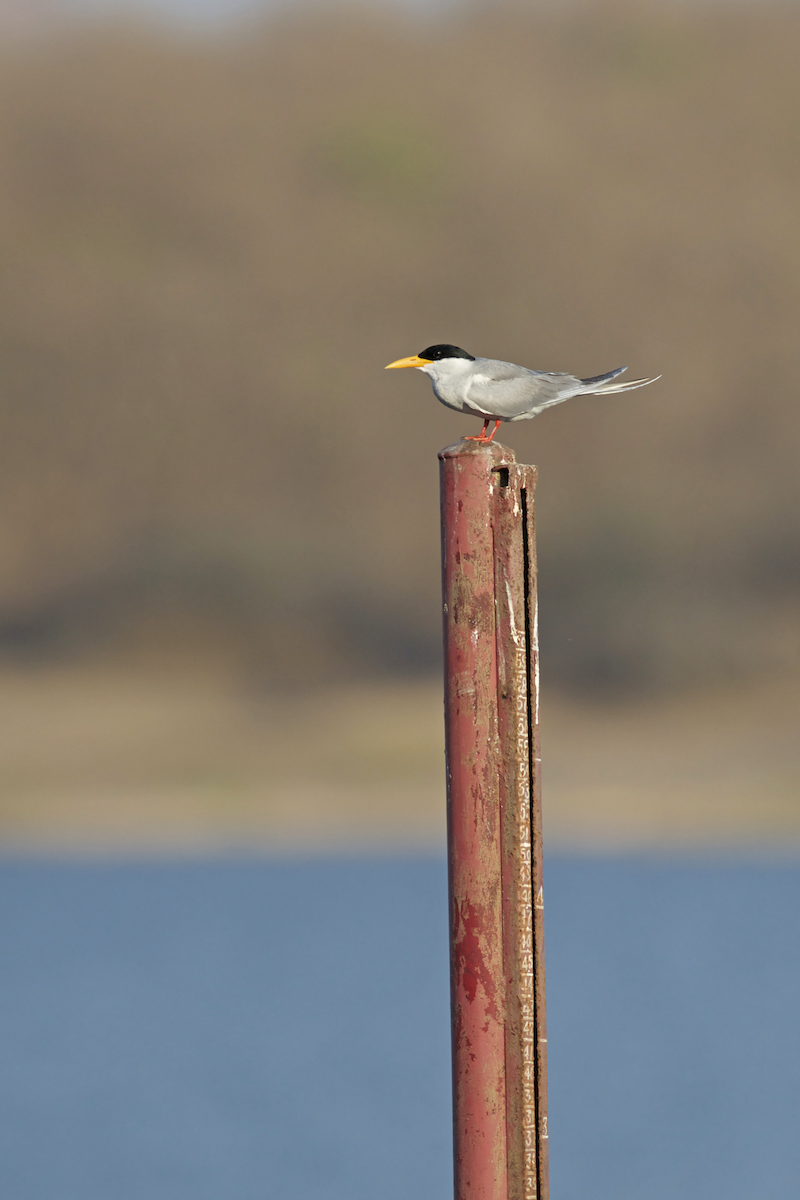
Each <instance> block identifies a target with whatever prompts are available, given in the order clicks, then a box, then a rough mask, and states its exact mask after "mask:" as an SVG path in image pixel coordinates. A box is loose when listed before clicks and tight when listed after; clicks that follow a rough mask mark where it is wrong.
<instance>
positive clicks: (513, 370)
mask: <svg viewBox="0 0 800 1200" xmlns="http://www.w3.org/2000/svg"><path fill="white" fill-rule="evenodd" d="M582 390H583V385H582V384H581V381H580V380H579V379H576V378H575V376H574V375H567V374H565V373H563V372H560V371H530V370H528V368H527V367H518V366H516V364H515V363H508V362H501V361H500V360H499V359H495V358H477V359H476V360H475V367H474V374H473V378H472V380H471V382H470V385H469V389H468V391H467V401H468V403H469V404H470V406H471V407H472V408H474V409H475V410H476V411H478V412H480V413H482V414H485V415H486V416H493V417H499V418H500V419H501V420H504V421H514V420H520V419H523V418H524V417H533V416H536V414H537V413H540V412H542V410H543V409H545V408H550V406H551V405H552V404H560V403H561V401H562V400H568V399H569V398H570V396H575V395H577V394H578V393H579V392H581V391H582Z"/></svg>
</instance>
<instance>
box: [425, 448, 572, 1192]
mask: <svg viewBox="0 0 800 1200" xmlns="http://www.w3.org/2000/svg"><path fill="white" fill-rule="evenodd" d="M439 458H440V460H441V489H442V491H441V496H442V579H443V593H444V596H443V599H444V646H445V722H446V746H447V814H448V862H449V879H450V884H449V887H450V891H449V898H450V982H451V1008H452V1029H453V1129H454V1152H455V1200H548V1196H549V1188H548V1156H547V1145H548V1141H547V1137H548V1134H547V1033H546V1025H545V989H544V928H543V916H544V907H543V899H542V896H543V892H542V828H541V798H540V788H539V777H540V770H539V764H540V759H539V703H538V689H539V681H538V645H537V635H536V630H537V614H536V542H535V531H534V507H533V498H534V488H535V486H536V468H535V467H526V466H521V465H518V464H517V463H516V462H515V459H514V454H513V452H512V451H511V450H509V449H508V448H507V447H505V446H501V445H498V444H496V443H493V442H489V443H485V442H484V443H481V442H476V441H461V442H458V443H457V444H456V445H454V446H449V447H447V449H445V450H442V451H441V453H440V454H439Z"/></svg>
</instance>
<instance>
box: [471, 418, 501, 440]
mask: <svg viewBox="0 0 800 1200" xmlns="http://www.w3.org/2000/svg"><path fill="white" fill-rule="evenodd" d="M491 423H492V422H491V420H489V421H484V422H483V429H482V430H481V431H480V433H473V434H470V435H469V436H467V435H466V434H465V435H464V437H463V438H462V439H461V440H462V441H464V442H490V441H491V440H492V438H493V437H494V435H495V434H496V433H497V431H498V429H499V428H500V422H499V421H495V423H494V429H493V430H492V432H491V433H490V434H489V436H488V437H487V436H486V430H487V429H488V428H489V426H490V425H491Z"/></svg>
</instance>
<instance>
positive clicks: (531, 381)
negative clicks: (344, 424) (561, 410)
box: [386, 345, 661, 442]
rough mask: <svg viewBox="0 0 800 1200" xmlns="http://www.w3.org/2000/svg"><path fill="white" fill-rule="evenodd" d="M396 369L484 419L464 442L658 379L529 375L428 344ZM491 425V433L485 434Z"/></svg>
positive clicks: (614, 375) (391, 365)
mask: <svg viewBox="0 0 800 1200" xmlns="http://www.w3.org/2000/svg"><path fill="white" fill-rule="evenodd" d="M397 367H417V368H418V369H419V370H420V371H424V372H425V374H426V375H428V376H429V377H430V381H431V383H432V384H433V391H434V394H435V396H436V399H437V400H440V401H441V402H442V404H445V405H446V406H447V407H448V408H454V409H455V410H456V412H463V413H469V414H470V416H474V417H483V429H482V430H481V432H480V433H479V434H477V435H476V436H474V437H471V438H469V439H468V440H469V441H475V442H490V441H491V440H492V438H493V437H494V435H495V434H496V433H497V430H498V428H499V426H500V422H501V421H529V420H530V419H531V417H538V415H539V413H540V412H543V411H544V409H546V408H550V407H551V406H552V405H553V404H561V402H562V400H569V399H570V398H571V397H572V396H607V395H609V393H611V392H630V391H632V390H633V388H638V387H644V385H645V384H646V383H655V381H656V379H660V378H661V376H660V375H656V376H655V377H654V378H653V379H630V380H628V382H627V383H614V382H613V381H614V380H615V379H616V378H617V376H618V375H621V374H622V372H623V371H626V370H627V367H617V369H616V371H609V372H608V373H607V374H606V375H595V376H594V377H593V378H592V379H576V377H575V376H574V375H567V374H566V373H565V372H564V371H531V370H529V369H528V368H527V367H518V366H516V365H515V364H514V363H510V362H501V361H500V360H499V359H496V358H474V357H473V356H472V355H471V354H467V352H466V350H460V349H459V347H458V346H447V345H439V346H428V348H427V350H423V351H422V353H421V354H412V355H411V357H410V358H398V359H397V361H396V362H392V363H389V365H388V366H387V367H386V370H387V371H391V370H394V369H395V368H397ZM492 421H494V429H493V430H492V432H491V433H490V434H489V436H488V437H487V436H486V430H487V429H488V428H489V426H490V425H491V423H492Z"/></svg>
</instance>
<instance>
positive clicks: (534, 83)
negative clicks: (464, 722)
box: [0, 0, 800, 810]
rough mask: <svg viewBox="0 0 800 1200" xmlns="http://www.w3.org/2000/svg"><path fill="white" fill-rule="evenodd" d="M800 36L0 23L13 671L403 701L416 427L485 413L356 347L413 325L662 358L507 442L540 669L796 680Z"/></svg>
mask: <svg viewBox="0 0 800 1200" xmlns="http://www.w3.org/2000/svg"><path fill="white" fill-rule="evenodd" d="M798 49H800V12H799V11H798V9H797V7H796V6H788V5H778V4H760V5H757V6H755V5H754V6H738V5H736V6H723V5H714V6H708V7H706V6H693V7H692V8H688V7H680V6H679V7H674V8H673V7H668V6H666V5H654V4H648V3H645V2H644V0H641V2H640V3H631V4H624V3H619V4H603V5H600V4H576V5H564V6H562V7H558V8H554V7H544V8H541V9H534V8H528V7H518V6H509V7H503V6H498V5H492V6H491V7H489V8H469V9H463V10H461V9H458V10H453V11H451V12H449V13H448V14H447V15H443V16H440V17H438V18H430V19H427V20H423V19H422V18H421V17H419V16H417V17H412V16H411V15H405V16H404V15H403V13H402V12H400V11H386V10H377V9H374V10H373V9H370V8H363V9H358V10H353V9H341V10H339V9H336V8H333V9H332V8H330V7H327V8H325V9H324V10H319V11H316V12H314V11H303V12H302V13H301V12H299V11H298V12H294V13H292V12H291V11H290V12H284V13H282V14H275V15H273V16H272V17H270V19H269V20H264V21H263V22H260V23H255V24H253V25H251V26H250V27H248V28H247V29H246V30H242V31H240V32H239V33H230V34H228V35H227V36H222V35H220V36H217V37H216V38H213V39H212V38H204V39H203V38H199V37H191V36H189V35H188V34H186V35H179V34H178V33H176V32H175V31H172V32H169V33H168V32H166V31H165V30H164V29H158V28H156V27H153V28H147V27H145V26H143V25H141V24H138V25H132V24H127V25H121V24H119V23H117V24H109V23H106V24H104V25H100V24H98V23H94V24H89V25H86V24H84V25H82V26H81V27H80V28H76V29H74V30H72V31H69V30H66V31H65V30H64V29H62V30H61V31H60V32H59V34H58V36H55V35H48V34H47V33H46V32H42V33H41V34H40V36H37V37H31V38H28V39H27V40H24V41H19V40H17V41H13V42H12V41H11V40H8V44H7V45H6V46H5V48H4V50H3V64H2V74H1V75H0V162H1V163H2V169H1V170H0V254H1V256H2V259H1V261H2V270H1V271H0V306H1V307H2V320H0V380H2V400H1V401H0V463H1V465H0V568H1V569H0V660H1V661H2V662H3V663H5V668H4V669H5V670H6V673H7V675H8V678H13V679H14V680H21V679H29V678H30V677H31V675H30V673H31V672H34V673H35V672H39V677H42V674H41V673H42V672H43V671H44V672H47V671H57V672H58V671H60V672H61V676H60V677H63V672H64V671H65V670H67V669H70V670H76V671H79V672H84V675H83V676H82V677H83V678H85V677H86V672H87V671H89V672H91V671H92V670H95V669H96V668H98V669H99V668H102V670H103V671H105V672H112V673H113V672H114V671H117V672H125V671H128V672H130V671H131V670H136V671H139V670H142V669H146V670H151V669H152V670H153V671H157V672H159V673H160V674H161V677H163V678H166V677H169V678H173V679H175V678H177V677H178V675H180V674H181V672H183V673H184V674H185V672H186V671H190V672H194V673H195V674H197V672H200V673H201V674H203V673H205V675H206V676H207V677H209V678H210V677H212V676H213V677H215V678H222V677H224V678H225V679H226V680H227V681H229V683H230V681H234V682H233V683H232V684H230V685H231V686H235V687H236V688H239V690H240V692H241V693H242V694H244V693H246V694H247V695H248V696H249V697H250V698H251V699H252V698H253V697H262V698H263V700H264V703H265V704H270V705H272V704H274V702H275V699H276V697H277V698H280V697H281V696H287V695H289V694H290V693H292V694H293V693H296V692H298V690H299V691H301V692H302V691H303V690H306V691H307V690H308V689H309V688H311V689H314V688H319V687H325V688H328V689H329V693H328V694H330V695H333V692H331V691H330V689H335V688H337V687H341V686H343V685H347V686H349V687H353V686H356V685H358V684H359V681H366V682H365V683H364V686H367V687H378V688H379V690H380V687H383V686H384V681H387V680H398V679H405V680H406V681H409V679H410V680H411V682H407V684H406V685H403V686H407V687H410V688H411V690H410V691H409V692H408V695H409V697H411V699H410V700H409V706H410V707H409V712H412V711H417V709H418V700H417V699H414V698H413V697H415V696H418V693H417V692H415V691H414V687H415V686H416V685H415V684H414V683H413V680H415V679H420V680H423V681H424V680H425V679H427V678H432V677H435V675H436V672H437V671H438V662H439V641H440V615H439V542H438V539H439V531H438V478H437V463H436V451H437V450H438V449H439V448H440V447H441V446H443V445H446V444H448V443H449V442H452V441H455V440H457V438H458V437H459V436H460V435H461V434H463V433H472V432H477V424H476V423H475V422H470V421H469V420H465V419H462V418H460V417H458V416H457V415H456V414H453V413H451V412H449V411H447V410H445V409H444V408H442V407H441V406H440V405H438V404H437V403H436V401H435V399H434V398H433V396H432V394H431V392H430V387H429V385H428V382H427V381H426V380H424V379H421V378H419V377H418V376H416V375H414V376H412V377H409V375H408V374H399V375H397V374H394V375H393V374H390V375H384V374H383V366H384V364H385V363H387V362H389V361H390V360H392V359H395V358H397V357H399V356H402V355H406V354H411V353H415V352H418V351H419V350H420V349H421V348H422V347H423V346H426V345H428V344H430V343H432V342H438V341H452V342H455V343H456V344H459V345H463V346H465V347H466V348H467V349H468V350H470V351H471V352H472V353H474V354H484V355H488V356H492V357H497V358H507V359H510V360H512V361H515V362H519V363H523V364H525V365H528V366H533V367H537V368H540V369H549V370H567V371H571V372H574V373H575V374H578V375H582V376H586V375H594V374H598V373H599V372H601V371H606V370H609V369H611V368H613V367H617V366H621V365H623V364H628V365H629V368H630V371H631V374H632V375H645V374H659V373H662V374H663V378H662V379H661V380H660V381H659V382H658V383H657V384H654V385H653V386H652V387H650V388H648V389H646V390H644V391H642V392H635V393H632V394H631V395H629V396H619V397H615V398H607V399H604V400H599V399H594V398H589V399H584V400H575V401H572V402H570V403H569V404H567V405H565V406H564V407H563V408H557V409H555V410H553V411H551V412H549V413H547V414H545V415H543V416H542V417H541V418H539V419H537V420H536V421H534V422H531V423H526V424H521V425H516V426H506V427H504V428H503V430H502V432H501V434H500V437H501V439H502V440H504V441H506V442H507V443H508V444H510V445H511V446H512V447H513V448H514V450H515V452H516V454H517V458H518V459H519V460H520V461H524V462H535V463H537V464H538V466H539V472H540V474H539V488H538V494H537V523H538V536H539V546H540V588H541V638H542V660H543V683H544V688H545V691H546V694H550V695H551V696H553V697H555V696H558V697H560V699H559V703H563V704H570V703H571V704H573V705H578V706H584V707H585V706H587V705H588V706H589V707H591V706H592V705H601V706H602V705H606V706H608V705H609V704H612V703H613V704H614V705H623V706H624V705H626V704H627V705H629V706H633V707H634V708H635V706H636V705H637V704H638V703H639V702H640V701H643V700H644V699H648V702H651V701H652V702H653V703H656V704H658V703H666V702H672V701H673V700H674V702H675V703H677V702H678V698H679V697H681V696H683V695H686V694H687V691H689V690H692V689H694V690H695V691H696V690H697V689H698V688H706V689H711V690H713V689H725V688H728V689H730V688H734V689H736V688H740V689H746V688H747V687H749V685H750V682H751V681H754V680H758V681H759V686H760V685H761V683H762V682H763V681H764V680H770V679H776V680H777V679H781V680H785V679H786V678H787V677H796V676H797V675H798V674H800V672H798V666H800V566H799V565H798V564H799V563H800V472H799V471H798V446H799V445H800V404H798V371H797V329H798V322H799V320H800V224H799V223H798V216H797V214H798V211H800V75H799V74H798V71H797V62H798ZM473 425H475V428H472V426H473ZM76 677H77V676H76ZM20 686H22V685H20ZM25 686H27V684H25ZM193 686H194V685H193ZM226 686H228V685H227V684H226ZM432 686H433V685H432ZM780 686H781V687H784V686H785V685H784V683H781V685H780ZM12 691H13V689H12ZM14 694H16V693H14ZM26 694H27V693H26ZM364 694H365V695H368V696H369V695H372V693H370V692H369V691H367V692H366V693H364ZM742 694H743V695H744V694H745V692H744V691H743V692H742ZM781 695H782V696H783V695H784V693H783V692H781ZM670 698H672V699H670ZM253 702H254V703H255V701H253ZM8 703H9V706H10V709H14V707H15V705H14V701H13V700H11V699H10V700H9V702H8ZM331 704H332V705H333V708H334V709H335V708H336V702H335V701H333V700H332V701H331ZM370 704H371V701H369V702H368V703H367V708H369V706H370ZM768 709H769V705H767V707H766V709H765V712H766V711H767V710H768ZM31 711H32V712H37V711H39V707H38V703H32V709H31ZM87 711H88V710H87ZM271 711H272V710H271ZM781 711H784V712H785V701H782V702H781ZM264 719H265V721H266V720H267V718H264ZM92 720H93V718H91V717H89V716H87V722H88V723H89V724H91V722H92ZM267 723H268V724H269V722H267ZM270 728H271V729H272V728H274V722H273V724H272V725H270ZM298 736H299V735H298ZM430 736H431V738H438V737H439V736H440V734H439V730H438V728H437V729H434V731H433V733H432V734H431V735H430ZM67 740H68V739H67ZM200 740H201V741H203V740H204V739H203V738H201V739H200ZM32 744H33V745H37V744H41V743H40V742H39V741H38V739H37V737H34V736H33V735H32ZM298 746H299V747H300V749H299V751H298V753H299V755H300V757H302V755H303V750H302V739H301V740H300V741H299V742H298ZM87 753H88V751H87ZM143 753H144V752H143ZM425 753H426V754H428V750H426V751H425ZM409 755H410V756H411V757H413V754H412V753H411V751H410V750H408V753H406V751H404V750H403V749H402V747H401V748H400V749H398V750H397V755H396V756H397V758H398V761H406V760H407V759H408V757H409ZM34 757H35V755H34ZM79 757H80V756H79ZM134 757H135V756H134ZM145 757H146V755H145ZM87 761H88V760H87ZM140 761H143V759H142V756H141V755H140ZM426 761H427V760H426ZM439 769H440V767H439V765H438V760H437V767H436V770H437V771H438V770H439ZM9 770H10V768H9ZM26 770H27V768H26ZM60 770H61V768H59V769H58V770H56V771H55V774H54V781H55V782H52V787H56V786H57V782H58V778H59V777H60V776H59V772H60ZM154 770H155V768H154ZM158 770H161V768H158ZM265 770H266V768H265ZM320 770H323V768H320ZM76 771H77V774H75V780H77V781H78V782H76V783H75V787H76V788H77V789H78V791H80V786H79V781H80V778H81V776H80V770H79V769H78V768H76ZM104 771H105V773H103V772H101V773H100V776H98V778H100V777H102V779H103V780H105V781H106V782H105V784H104V786H109V780H112V779H114V778H116V777H115V775H114V768H113V764H112V765H111V766H107V767H106V768H104ZM156 773H157V772H156ZM267 774H269V771H267ZM12 775H13V779H14V780H15V781H16V782H13V784H12V783H11V782H9V783H8V786H7V788H6V792H7V794H9V795H10V794H11V793H13V794H14V795H17V794H19V796H23V793H24V795H25V796H28V797H30V795H32V794H33V792H35V791H36V787H38V786H39V785H38V784H37V785H36V787H34V785H33V784H31V785H30V787H28V790H27V791H26V790H25V788H23V786H22V783H20V780H21V779H22V778H23V776H24V775H25V771H24V770H23V768H22V767H19V766H15V767H14V770H13V771H12V772H11V775H9V776H8V779H9V780H10V779H11V776H12ZM25 778H28V777H27V776H25ZM797 778H798V779H800V776H798V777H797ZM793 779H794V776H793ZM48 786H51V785H48ZM187 786H188V785H187ZM26 787H27V785H26ZM792 787H794V784H793V785H792ZM15 788H16V789H17V791H15V790H14V789H15ZM20 788H21V789H22V790H21V791H20V790H19V789H20ZM31 788H32V789H33V791H31ZM37 794H38V793H37ZM76 794H77V793H76ZM792 794H793V795H794V793H792ZM796 800H797V809H798V810H800V797H796ZM19 803H20V804H22V803H23V802H22V800H20V802H19ZM25 803H26V804H27V803H29V801H28V800H26V801H25ZM23 807H24V806H23Z"/></svg>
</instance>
